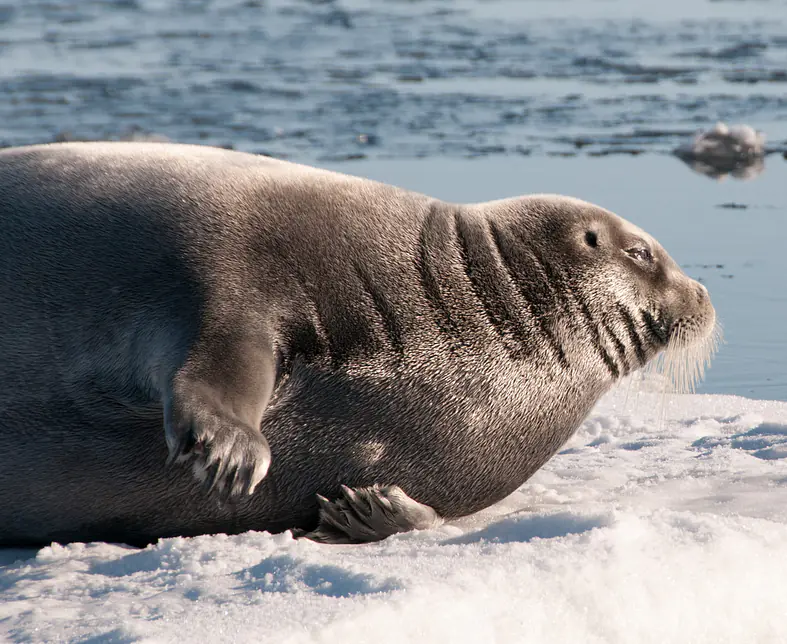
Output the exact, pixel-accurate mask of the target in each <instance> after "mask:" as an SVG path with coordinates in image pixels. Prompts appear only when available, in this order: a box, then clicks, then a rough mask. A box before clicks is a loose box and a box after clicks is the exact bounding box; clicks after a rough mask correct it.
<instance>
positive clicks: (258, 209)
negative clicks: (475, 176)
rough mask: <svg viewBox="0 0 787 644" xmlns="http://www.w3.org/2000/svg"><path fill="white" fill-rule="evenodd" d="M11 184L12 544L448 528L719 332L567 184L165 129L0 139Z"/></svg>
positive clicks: (1, 314)
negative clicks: (462, 180)
mask: <svg viewBox="0 0 787 644" xmlns="http://www.w3.org/2000/svg"><path fill="white" fill-rule="evenodd" d="M0 195H2V199H0V227H1V231H0V301H2V303H3V305H2V307H0V499H1V500H0V544H2V545H4V546H10V545H14V546H20V545H25V546H29V545H40V544H47V543H50V542H52V541H58V542H69V541H96V540H100V541H113V542H125V543H128V544H132V545H144V544H147V543H150V542H154V541H156V540H157V539H159V538H162V537H169V536H176V535H181V536H191V535H198V534H205V533H217V532H224V533H238V532H242V531H246V530H252V529H253V530H267V531H271V532H279V531H284V530H287V529H293V530H296V531H298V534H301V535H306V536H308V537H310V538H312V539H315V540H318V541H325V542H361V541H373V540H376V539H382V538H384V537H385V536H387V535H389V534H392V533H394V532H399V531H402V530H409V529H413V528H425V527H430V526H433V525H437V524H439V523H440V522H441V521H442V520H445V519H451V518H454V517H460V516H463V515H467V514H470V513H473V512H476V511H478V510H481V509H482V508H485V507H487V506H489V505H491V504H493V503H495V502H497V501H498V500H500V499H502V498H504V497H505V496H507V495H508V494H510V493H511V492H513V491H514V490H515V489H516V488H517V487H519V486H520V485H521V484H522V483H523V482H524V481H526V480H527V479H528V477H530V476H531V475H532V474H533V473H534V472H535V471H536V470H538V469H539V468H540V467H541V466H542V465H543V464H544V463H545V462H546V461H547V460H548V459H549V458H550V457H551V456H552V455H553V454H554V453H555V452H556V451H557V450H558V449H559V448H560V447H561V446H562V445H563V444H564V443H565V441H566V440H567V439H568V438H569V437H570V436H571V434H572V433H573V432H574V431H575V430H576V429H577V427H578V426H579V424H580V423H581V422H582V420H583V419H584V418H585V416H586V415H587V414H588V412H589V410H590V409H591V408H592V406H593V405H594V403H595V402H596V401H597V400H598V398H599V397H600V396H601V395H602V394H603V393H604V392H606V391H607V390H608V389H609V388H610V387H611V386H612V385H613V384H614V383H615V382H616V381H617V380H619V379H620V378H621V377H623V376H624V375H626V374H628V373H630V372H631V371H633V370H636V369H639V368H641V367H642V366H644V365H645V364H647V363H648V362H649V361H650V360H651V359H652V358H654V357H655V356H657V355H658V354H659V353H661V352H663V351H664V350H665V349H666V350H672V351H680V350H682V349H683V348H687V350H691V351H694V352H695V353H697V355H698V356H700V357H702V356H703V355H704V354H705V353H707V352H706V351H705V349H704V348H707V347H708V346H709V343H712V342H711V341H712V338H713V337H714V331H713V330H714V328H715V313H714V309H713V307H712V305H711V303H710V299H709V296H708V292H707V291H706V289H705V287H704V286H702V285H701V284H699V283H697V282H695V281H694V280H692V279H690V278H689V277H687V276H686V275H685V274H684V273H683V272H682V271H681V270H680V268H679V267H678V266H677V264H676V263H675V262H674V261H673V260H672V259H671V258H670V257H669V255H668V254H667V253H666V252H665V251H664V249H663V248H662V247H661V246H660V245H659V244H658V242H656V240H654V239H653V238H652V237H651V236H649V235H648V234H647V233H645V232H644V231H642V230H640V229H639V228H637V227H635V226H634V225H632V224H630V223H628V222H627V221H625V220H623V219H621V218H619V217H618V216H616V215H614V214H612V213H611V212H609V211H607V210H604V209H602V208H600V207H597V206H594V205H592V204H589V203H586V202H583V201H579V200H576V199H571V198H567V197H560V196H550V195H534V196H526V197H519V198H514V199H505V200H500V201H494V202H489V203H482V204H466V205H457V204H450V203H446V202H443V201H439V200H437V199H432V198H430V197H428V196H425V195H421V194H416V193H412V192H408V191H406V190H402V189H400V188H396V187H393V186H389V185H385V184H381V183H376V182H373V181H369V180H366V179H361V178H357V177H352V176H348V175H343V174H339V173H335V172H329V171H325V170H319V169H315V168H310V167H307V166H303V165H297V164H293V163H288V162H284V161H278V160H274V159H270V158H266V157H262V156H255V155H251V154H245V153H240V152H233V151H227V150H219V149H214V148H207V147H200V146H191V145H179V144H166V143H60V144H50V145H41V146H31V147H22V148H16V149H7V150H5V151H2V152H0ZM697 347H699V349H697ZM689 366H691V365H689ZM167 463H168V464H169V465H167ZM195 477H196V478H195Z"/></svg>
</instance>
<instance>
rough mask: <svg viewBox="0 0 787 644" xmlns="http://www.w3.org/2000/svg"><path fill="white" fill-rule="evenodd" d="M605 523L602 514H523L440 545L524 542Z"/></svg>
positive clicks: (561, 535)
mask: <svg viewBox="0 0 787 644" xmlns="http://www.w3.org/2000/svg"><path fill="white" fill-rule="evenodd" d="M607 525H609V519H608V518H607V517H605V516H578V515H576V514H572V513H571V512H557V513H555V514H547V515H544V514H539V515H524V516H516V517H510V518H507V519H503V520H502V521H497V522H495V523H492V524H490V525H488V526H486V527H485V528H483V529H481V530H478V531H477V532H473V533H471V534H465V535H462V536H460V537H454V538H453V539H448V540H447V541H443V545H464V544H469V543H478V542H481V541H491V542H494V543H516V542H520V543H527V542H530V541H532V540H533V539H554V538H556V537H565V536H568V535H570V534H582V533H584V532H589V531H590V530H593V529H594V528H603V527H605V526H607Z"/></svg>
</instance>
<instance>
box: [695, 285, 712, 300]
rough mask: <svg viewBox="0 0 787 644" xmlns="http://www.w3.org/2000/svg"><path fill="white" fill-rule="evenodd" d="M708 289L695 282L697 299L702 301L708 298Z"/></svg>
mask: <svg viewBox="0 0 787 644" xmlns="http://www.w3.org/2000/svg"><path fill="white" fill-rule="evenodd" d="M709 297H710V296H709V295H708V289H707V288H705V286H703V285H702V284H699V283H698V284H697V301H698V302H700V303H702V302H704V301H706V300H707V299H709Z"/></svg>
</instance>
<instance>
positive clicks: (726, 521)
mask: <svg viewBox="0 0 787 644" xmlns="http://www.w3.org/2000/svg"><path fill="white" fill-rule="evenodd" d="M785 598H787V403H783V402H771V401H757V400H749V399H745V398H739V397H734V396H717V395H677V394H672V395H668V396H666V397H665V396H663V395H661V394H658V393H641V392H640V393H637V386H636V385H635V386H629V385H624V386H622V387H620V388H619V389H617V390H615V391H613V392H612V393H610V394H609V395H608V396H607V397H606V398H604V399H603V400H602V401H601V402H600V403H599V404H598V406H597V407H596V409H595V410H594V412H593V413H592V414H591V415H590V417H589V418H588V419H587V420H586V422H585V423H584V424H583V425H582V427H581V428H580V430H579V431H578V432H577V434H576V435H575V436H574V438H573V439H572V440H571V441H570V442H569V443H568V444H567V445H566V446H565V448H564V449H563V450H562V451H561V452H560V454H558V455H556V456H555V457H554V458H553V459H552V460H551V461H550V462H549V463H548V464H547V465H546V466H545V467H544V468H543V469H542V470H541V471H540V472H538V473H537V474H536V475H535V476H534V477H533V478H532V479H531V480H530V481H528V482H527V483H526V484H525V485H523V486H522V487H521V488H520V489H519V490H518V491H517V492H516V493H514V494H513V495H511V496H510V497H508V498H507V499H505V500H504V501H503V502H501V503H499V504H497V505H495V506H493V507H491V508H489V509H488V510H486V511H484V512H482V513H480V514H478V515H475V516H472V517H467V518H465V519H463V520H460V521H456V522H453V523H450V524H447V525H445V526H442V527H441V528H440V529H438V530H434V531H428V532H420V533H409V534H403V535H397V536H395V537H392V538H389V539H387V540H386V541H383V542H380V543H377V544H371V545H362V546H326V545H318V544H315V543H311V542H308V541H296V540H293V539H292V537H291V535H290V534H289V533H285V534H279V535H271V534H267V533H262V532H249V533H246V534H242V535H237V536H226V535H215V536H205V537H198V538H193V539H166V540H163V541H161V542H159V543H158V544H156V545H153V546H150V547H148V548H146V549H144V550H137V549H132V548H129V547H126V546H123V545H114V544H106V543H91V544H71V545H66V546H64V545H58V544H53V545H51V546H49V547H46V548H43V549H42V550H40V551H38V552H35V551H21V550H16V551H10V552H9V551H6V552H0V640H1V641H9V642H81V643H88V642H90V643H98V642H105V643H114V644H118V643H121V642H122V643H126V642H145V643H153V642H156V643H158V642H162V643H165V642H254V643H255V644H259V643H263V642H277V643H279V642H281V643H283V644H284V643H287V644H289V643H296V642H374V643H384V642H397V643H400V642H539V643H540V642H560V643H564V642H584V643H594V642H632V643H637V644H641V643H647V642H660V643H661V642H695V643H696V642H713V643H714V644H718V643H720V642H735V643H736V644H738V643H741V642H757V643H758V644H761V643H766V642H784V641H787V602H786V601H785Z"/></svg>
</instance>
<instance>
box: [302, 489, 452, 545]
mask: <svg viewBox="0 0 787 644" xmlns="http://www.w3.org/2000/svg"><path fill="white" fill-rule="evenodd" d="M317 500H318V501H319V503H320V523H319V525H318V526H317V528H316V529H315V530H313V531H312V532H309V533H306V534H301V535H298V536H302V537H305V538H306V539H310V540H312V541H317V542H319V543H334V544H339V543H345V544H346V543H366V542H371V541H380V540H382V539H385V538H386V537H390V536H391V535H392V534H396V533H397V532H407V531H409V530H428V529H430V528H436V527H437V526H439V525H441V524H442V523H443V519H442V517H440V515H438V514H437V512H435V511H434V510H433V509H432V508H430V507H429V506H428V505H424V504H423V503H419V502H418V501H415V500H414V499H411V498H410V497H409V496H407V494H405V492H404V491H403V490H402V488H400V487H399V486H397V485H386V486H381V485H373V486H372V487H363V488H357V489H352V488H349V487H347V486H346V485H342V496H341V497H339V498H338V499H336V500H335V501H329V500H328V499H326V498H325V497H324V496H320V495H317Z"/></svg>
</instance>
